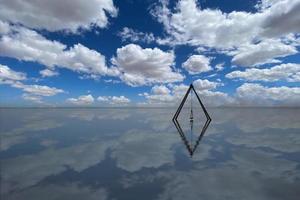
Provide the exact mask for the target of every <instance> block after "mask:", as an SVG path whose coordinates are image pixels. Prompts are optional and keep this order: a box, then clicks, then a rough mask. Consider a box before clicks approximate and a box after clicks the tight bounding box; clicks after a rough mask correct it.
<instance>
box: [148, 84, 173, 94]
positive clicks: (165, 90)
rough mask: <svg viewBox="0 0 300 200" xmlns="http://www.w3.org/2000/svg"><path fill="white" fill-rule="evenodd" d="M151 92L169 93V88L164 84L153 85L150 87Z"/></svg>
mask: <svg viewBox="0 0 300 200" xmlns="http://www.w3.org/2000/svg"><path fill="white" fill-rule="evenodd" d="M151 92H152V93H154V94H170V90H169V88H167V87H166V86H164V85H160V86H158V85H155V86H153V87H152V89H151Z"/></svg>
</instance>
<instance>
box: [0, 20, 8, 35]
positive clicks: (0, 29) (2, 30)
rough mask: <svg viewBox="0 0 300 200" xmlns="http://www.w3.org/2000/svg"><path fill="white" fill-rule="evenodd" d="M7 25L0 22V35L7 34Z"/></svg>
mask: <svg viewBox="0 0 300 200" xmlns="http://www.w3.org/2000/svg"><path fill="white" fill-rule="evenodd" d="M9 31H10V28H9V24H8V23H6V22H3V21H1V20H0V35H1V34H6V33H9Z"/></svg>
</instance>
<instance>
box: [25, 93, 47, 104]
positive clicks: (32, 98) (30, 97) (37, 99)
mask: <svg viewBox="0 0 300 200" xmlns="http://www.w3.org/2000/svg"><path fill="white" fill-rule="evenodd" d="M22 98H23V99H24V100H27V101H32V102H35V103H42V97H41V96H34V95H30V94H27V93H25V94H23V95H22Z"/></svg>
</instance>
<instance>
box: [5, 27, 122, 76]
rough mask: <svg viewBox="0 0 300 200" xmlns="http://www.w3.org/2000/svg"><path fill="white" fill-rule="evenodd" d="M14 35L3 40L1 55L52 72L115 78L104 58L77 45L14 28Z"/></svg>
mask: <svg viewBox="0 0 300 200" xmlns="http://www.w3.org/2000/svg"><path fill="white" fill-rule="evenodd" d="M10 28H11V29H12V32H11V33H10V34H7V35H4V36H2V37H1V38H0V55H1V56H7V57H12V58H16V59H20V60H24V61H36V62H38V63H41V64H43V65H45V66H47V67H49V68H51V69H53V68H54V67H63V68H67V69H69V70H72V71H76V72H79V73H84V74H88V75H94V76H100V75H116V72H115V71H114V69H111V68H108V67H107V66H106V60H105V56H103V55H102V54H101V53H99V52H97V51H95V50H92V49H89V48H87V47H85V46H83V45H82V44H80V43H78V44H76V45H74V46H73V47H70V48H69V49H67V46H66V45H64V44H62V43H60V42H57V41H51V40H48V39H47V38H45V37H44V36H42V35H40V34H38V33H37V32H35V31H32V30H29V29H26V28H22V27H18V26H12V27H10Z"/></svg>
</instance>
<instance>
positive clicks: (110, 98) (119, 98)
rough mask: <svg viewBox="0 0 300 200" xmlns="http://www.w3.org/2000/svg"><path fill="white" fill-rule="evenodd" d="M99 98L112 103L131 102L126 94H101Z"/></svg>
mask: <svg viewBox="0 0 300 200" xmlns="http://www.w3.org/2000/svg"><path fill="white" fill-rule="evenodd" d="M97 100H98V101H100V102H104V103H109V104H112V105H126V104H128V103H130V102H131V101H130V99H128V98H127V97H125V96H99V97H98V98H97Z"/></svg>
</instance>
